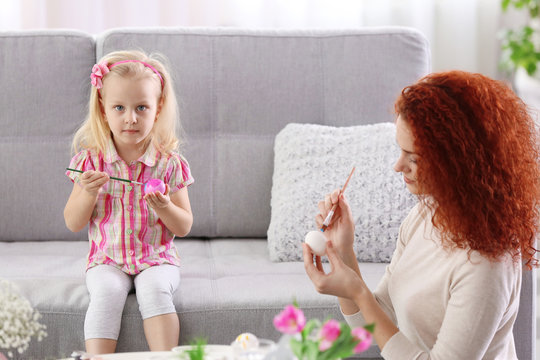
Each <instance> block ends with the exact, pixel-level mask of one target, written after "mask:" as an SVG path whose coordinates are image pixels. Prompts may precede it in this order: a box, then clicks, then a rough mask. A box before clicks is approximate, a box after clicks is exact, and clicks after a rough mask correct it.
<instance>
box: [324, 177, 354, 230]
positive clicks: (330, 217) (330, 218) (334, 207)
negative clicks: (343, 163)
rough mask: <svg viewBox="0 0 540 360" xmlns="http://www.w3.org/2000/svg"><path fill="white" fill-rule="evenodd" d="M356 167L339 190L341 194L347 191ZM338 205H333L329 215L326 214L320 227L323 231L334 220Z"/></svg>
mask: <svg viewBox="0 0 540 360" xmlns="http://www.w3.org/2000/svg"><path fill="white" fill-rule="evenodd" d="M355 169H356V167H353V168H352V170H351V173H350V174H349V177H348V178H347V180H346V181H345V184H343V187H342V188H341V190H340V191H339V195H341V194H343V192H345V189H346V188H347V185H349V180H351V177H352V174H353V173H354V170H355ZM337 206H338V204H337V203H335V204H334V205H332V208H331V209H330V212H328V215H326V218H325V219H324V221H323V224H322V227H321V229H320V230H321V231H322V232H324V231H325V230H326V228H327V227H328V225H330V221H332V217H333V216H334V211H336V209H337Z"/></svg>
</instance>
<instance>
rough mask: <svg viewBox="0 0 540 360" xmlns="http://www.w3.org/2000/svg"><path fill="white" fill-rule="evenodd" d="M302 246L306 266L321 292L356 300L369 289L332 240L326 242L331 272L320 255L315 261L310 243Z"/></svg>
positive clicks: (312, 280) (314, 283)
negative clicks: (326, 269)
mask: <svg viewBox="0 0 540 360" xmlns="http://www.w3.org/2000/svg"><path fill="white" fill-rule="evenodd" d="M302 247H303V255H304V268H305V270H306V273H307V275H308V276H309V278H310V279H311V282H313V285H315V289H316V290H317V291H318V292H319V293H321V294H327V295H334V296H337V297H340V298H344V299H349V300H353V301H354V299H355V298H357V297H358V296H360V295H362V293H365V291H369V290H368V288H367V286H366V284H365V283H364V280H363V279H362V276H361V275H359V274H358V273H356V272H355V271H354V270H353V269H351V268H350V267H349V266H347V265H346V264H345V263H344V262H343V260H341V257H340V256H339V255H338V254H337V252H336V250H335V249H334V246H333V245H332V242H331V241H328V242H327V243H326V254H327V256H328V261H329V262H330V265H331V267H332V270H331V271H330V272H329V273H325V272H324V269H323V267H322V264H321V262H320V258H319V257H318V256H317V257H316V258H315V264H314V263H313V253H312V251H311V248H310V247H309V245H307V244H305V243H304V244H302Z"/></svg>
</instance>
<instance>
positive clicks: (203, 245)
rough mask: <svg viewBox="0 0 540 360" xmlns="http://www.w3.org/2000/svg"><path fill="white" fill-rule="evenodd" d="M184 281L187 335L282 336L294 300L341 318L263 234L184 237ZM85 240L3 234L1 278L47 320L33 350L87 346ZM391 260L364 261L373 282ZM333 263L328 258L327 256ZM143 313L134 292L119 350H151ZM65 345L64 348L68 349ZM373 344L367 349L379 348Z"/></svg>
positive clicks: (181, 303) (43, 352) (52, 353)
mask: <svg viewBox="0 0 540 360" xmlns="http://www.w3.org/2000/svg"><path fill="white" fill-rule="evenodd" d="M175 243H176V246H177V247H178V251H179V253H180V257H181V264H182V265H181V267H180V268H179V271H180V273H181V280H180V287H179V290H178V291H177V292H176V293H175V295H174V301H175V305H176V310H177V312H178V314H179V317H180V324H181V325H180V327H181V331H180V333H181V335H180V336H181V339H180V341H181V343H182V344H186V343H189V342H190V341H191V340H192V339H193V338H194V337H197V336H204V337H206V338H207V339H208V341H209V342H210V343H215V344H228V343H230V342H232V341H233V340H234V339H235V337H236V336H237V335H238V334H240V333H242V332H252V333H254V334H256V335H257V336H259V337H263V338H270V339H273V340H277V339H278V338H279V337H280V333H278V332H277V331H276V330H275V329H274V327H273V324H272V320H273V318H274V316H275V315H277V314H278V313H279V312H280V311H281V310H282V309H283V307H284V306H285V305H286V304H290V303H292V301H293V300H296V301H297V302H298V304H299V305H300V307H301V308H302V309H303V310H304V312H305V314H306V317H307V318H314V317H316V318H319V319H321V320H324V319H325V318H327V317H334V318H336V319H340V320H341V315H340V312H339V308H338V304H337V302H336V299H335V298H334V297H331V296H325V295H321V294H318V293H317V292H316V291H315V289H314V287H313V285H312V283H311V282H310V281H309V279H308V277H307V276H306V274H305V271H304V266H303V263H302V262H281V263H273V262H271V261H270V260H269V254H268V249H267V242H266V240H265V239H212V240H211V241H210V240H199V239H181V240H176V241H175ZM87 250H88V243H87V242H65V241H50V242H47V243H46V246H44V243H43V242H0V264H2V266H1V267H0V278H5V279H7V280H10V281H12V282H14V283H15V284H16V286H17V287H18V288H19V290H20V292H21V293H22V294H23V295H24V296H25V297H27V298H28V300H29V301H30V302H31V304H32V305H33V306H34V307H36V308H37V309H38V310H39V311H40V313H41V314H42V316H43V318H42V319H41V321H42V322H43V323H44V324H46V325H47V332H48V333H49V336H47V337H46V338H45V339H44V340H43V341H42V342H41V343H39V344H37V345H36V346H32V347H31V348H30V351H32V353H30V352H29V353H25V356H27V358H40V356H49V357H62V356H67V355H69V354H68V353H65V350H61V349H72V350H75V349H84V341H83V339H84V334H83V324H84V317H85V313H86V309H87V307H88V302H89V298H88V293H87V290H86V285H85V279H84V269H85V264H86V259H85V257H86V252H87ZM385 265H386V264H383V263H381V264H375V263H365V264H362V271H363V276H364V279H365V280H366V282H367V283H368V285H369V286H370V287H372V288H374V287H375V286H376V284H377V283H378V281H379V279H380V278H381V276H382V274H383V272H384V268H385ZM325 266H328V264H325ZM146 349H147V347H146V341H145V338H144V332H143V328H142V319H141V316H140V313H139V310H138V305H137V301H136V298H135V295H134V294H130V295H129V296H128V299H127V301H126V305H125V308H124V312H123V317H122V330H121V333H120V339H119V342H118V351H136V350H137V351H138V350H146ZM62 351H64V353H62ZM377 353H378V352H377V349H376V348H375V347H374V348H373V349H371V350H370V351H369V352H366V353H363V354H362V355H363V356H377Z"/></svg>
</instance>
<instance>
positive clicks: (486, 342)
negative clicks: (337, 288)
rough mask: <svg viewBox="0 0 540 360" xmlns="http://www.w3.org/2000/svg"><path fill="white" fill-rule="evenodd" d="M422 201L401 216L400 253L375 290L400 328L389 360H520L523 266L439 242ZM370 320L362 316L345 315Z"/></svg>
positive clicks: (357, 321)
mask: <svg viewBox="0 0 540 360" xmlns="http://www.w3.org/2000/svg"><path fill="white" fill-rule="evenodd" d="M422 209H424V208H423V207H422V205H420V204H418V205H416V206H415V207H414V208H413V209H412V210H411V212H410V213H409V215H408V216H407V218H406V219H405V220H404V221H403V223H402V225H401V228H400V233H399V238H398V243H397V245H396V250H395V252H394V255H393V257H392V261H391V262H390V264H389V265H388V266H387V268H386V273H385V275H384V276H383V278H382V279H381V282H380V283H379V285H378V286H377V289H376V290H375V291H374V295H375V297H376V299H377V301H378V302H379V303H380V305H381V306H382V308H383V309H384V311H385V312H386V313H387V314H388V316H390V318H391V319H392V321H393V322H394V324H396V326H397V327H398V328H399V332H398V333H396V334H395V335H394V336H393V337H392V338H391V339H390V340H389V341H388V342H387V343H386V345H385V346H384V348H383V349H382V352H381V354H382V356H383V357H384V358H385V359H387V360H394V359H399V360H404V359H415V360H416V359H445V360H450V359H455V360H465V359H466V360H473V359H504V360H513V359H517V357H516V351H515V346H514V337H513V334H512V327H513V325H514V321H515V319H516V316H517V312H518V305H519V293H520V289H521V264H515V263H513V262H512V259H511V256H510V255H508V256H507V257H505V259H504V260H503V261H501V262H490V261H489V260H488V259H486V258H485V257H483V256H482V255H480V254H479V253H478V252H472V253H471V257H470V259H469V258H468V257H467V250H463V249H454V250H452V251H450V250H447V249H445V248H443V247H442V246H441V242H440V237H439V235H438V231H437V230H436V229H434V228H433V225H432V223H431V215H430V214H429V213H428V211H427V210H422ZM345 319H346V321H347V322H348V323H349V324H350V325H351V326H362V325H364V319H363V317H362V315H361V314H360V313H357V314H353V315H345Z"/></svg>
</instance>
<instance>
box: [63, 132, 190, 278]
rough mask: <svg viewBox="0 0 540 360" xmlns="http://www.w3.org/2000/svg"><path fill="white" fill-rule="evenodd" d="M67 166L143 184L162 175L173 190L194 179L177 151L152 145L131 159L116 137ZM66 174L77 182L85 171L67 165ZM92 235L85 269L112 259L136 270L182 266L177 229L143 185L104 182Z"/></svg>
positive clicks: (121, 266)
mask: <svg viewBox="0 0 540 360" xmlns="http://www.w3.org/2000/svg"><path fill="white" fill-rule="evenodd" d="M69 167H70V168H73V169H78V170H82V171H88V170H97V171H102V172H105V173H107V174H109V176H114V177H119V178H122V179H129V180H134V181H138V182H142V183H144V182H146V181H148V180H150V179H154V178H156V179H161V180H163V181H164V182H165V183H167V184H169V187H170V192H171V193H174V192H176V191H178V190H179V189H181V188H183V187H186V186H188V185H191V184H192V183H193V181H194V180H193V177H192V176H191V172H190V170H189V164H188V162H187V161H186V160H185V159H184V158H183V157H182V156H181V155H179V154H178V153H172V154H170V155H168V156H163V155H162V154H161V153H160V152H159V151H158V150H157V149H156V148H155V147H154V146H153V145H150V146H148V149H147V151H146V152H145V153H144V154H143V156H141V157H140V158H139V159H138V160H136V161H133V162H132V163H131V164H127V163H126V162H125V161H124V160H122V159H121V158H120V156H119V155H118V153H117V152H116V149H115V147H114V143H113V142H112V140H110V141H109V144H108V148H107V150H106V152H105V154H102V153H99V154H98V153H96V152H95V151H93V150H83V151H81V152H79V153H78V154H77V155H75V156H74V157H73V159H71V163H70V166H69ZM66 175H67V176H68V177H69V178H70V179H71V180H72V181H73V182H75V183H77V182H78V180H79V176H80V175H81V174H80V173H76V172H73V171H69V170H68V171H67V172H66ZM88 238H89V241H90V252H89V254H88V262H87V266H86V269H87V270H88V269H90V268H91V267H93V266H96V265H100V264H108V265H112V266H115V267H117V268H118V269H120V270H122V271H124V272H125V273H127V274H132V275H133V274H138V273H139V272H141V271H143V270H145V269H147V268H149V267H150V266H154V265H161V264H172V265H176V266H179V265H180V258H179V256H178V252H177V250H176V247H175V246H174V243H173V239H174V234H173V233H172V232H171V231H170V230H169V229H167V227H166V226H165V224H163V222H162V221H161V220H160V219H159V217H158V216H157V214H156V212H155V211H154V210H153V209H152V208H151V207H149V206H148V205H147V204H146V201H145V200H144V199H143V192H142V186H141V185H137V184H130V183H127V182H123V181H117V180H110V181H109V182H108V183H106V184H105V185H104V186H103V187H102V189H101V191H100V193H99V195H98V199H97V203H96V206H95V208H94V211H93V213H92V216H91V218H90V223H89V225H88Z"/></svg>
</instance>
